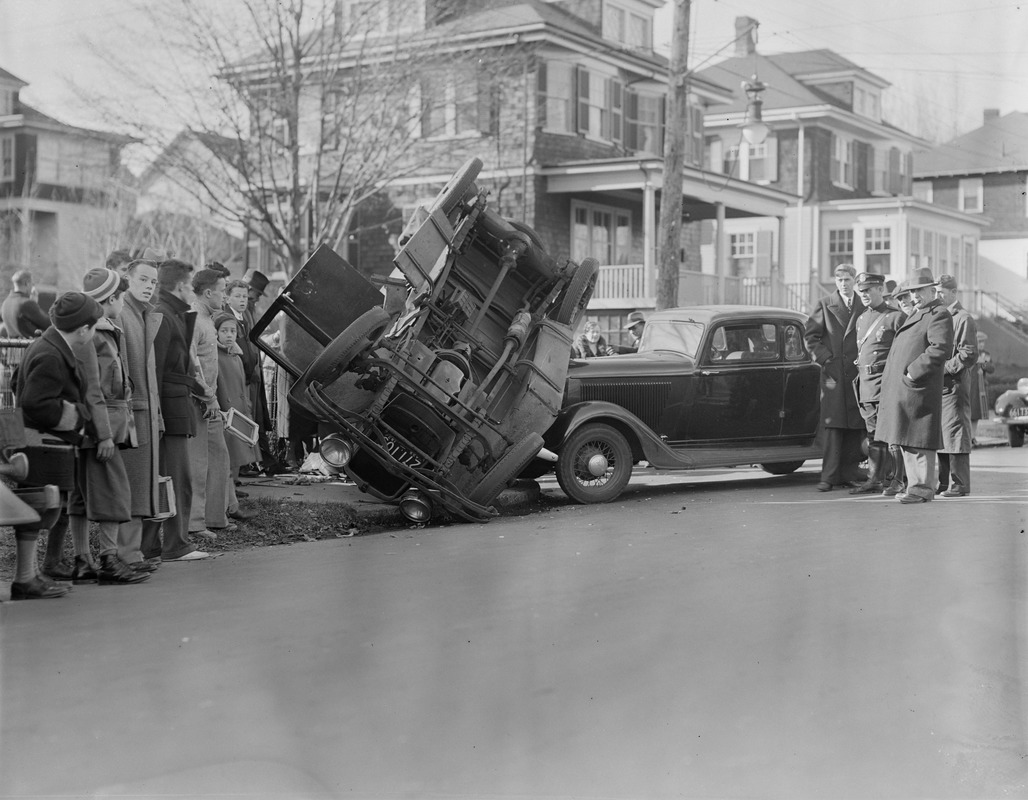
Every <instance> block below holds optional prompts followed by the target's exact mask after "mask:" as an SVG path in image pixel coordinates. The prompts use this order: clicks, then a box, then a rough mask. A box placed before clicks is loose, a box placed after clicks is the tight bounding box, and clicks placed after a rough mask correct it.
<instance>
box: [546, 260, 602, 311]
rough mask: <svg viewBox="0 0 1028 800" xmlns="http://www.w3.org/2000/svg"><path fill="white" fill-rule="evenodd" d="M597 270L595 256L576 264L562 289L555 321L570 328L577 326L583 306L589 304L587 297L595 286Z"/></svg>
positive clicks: (598, 266)
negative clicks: (565, 287)
mask: <svg viewBox="0 0 1028 800" xmlns="http://www.w3.org/2000/svg"><path fill="white" fill-rule="evenodd" d="M599 272H600V264H599V262H598V261H597V260H596V259H595V258H587V259H585V260H584V261H583V262H582V263H581V264H579V265H578V269H576V270H575V274H574V275H572V276H571V280H570V281H569V282H568V287H567V289H566V290H565V291H564V296H563V299H562V300H561V301H560V308H559V310H558V311H557V315H556V316H555V317H554V320H555V321H557V322H559V323H561V324H563V325H569V326H571V327H572V328H574V327H577V326H578V321H579V319H581V317H582V314H583V313H584V312H585V307H586V306H587V305H589V298H590V297H592V294H593V287H595V286H596V276H597V275H599Z"/></svg>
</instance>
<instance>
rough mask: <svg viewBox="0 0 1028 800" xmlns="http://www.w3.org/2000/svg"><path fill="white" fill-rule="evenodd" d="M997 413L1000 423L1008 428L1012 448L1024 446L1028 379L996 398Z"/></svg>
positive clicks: (1026, 425)
mask: <svg viewBox="0 0 1028 800" xmlns="http://www.w3.org/2000/svg"><path fill="white" fill-rule="evenodd" d="M996 413H997V414H998V415H999V419H998V421H999V422H1002V423H1003V424H1004V425H1006V426H1007V440H1008V441H1009V442H1010V446H1011V447H1022V446H1023V445H1024V433H1025V429H1026V428H1028V378H1021V379H1020V380H1019V381H1018V382H1017V388H1015V389H1007V391H1005V392H1003V394H1001V395H1000V396H999V397H997V398H996Z"/></svg>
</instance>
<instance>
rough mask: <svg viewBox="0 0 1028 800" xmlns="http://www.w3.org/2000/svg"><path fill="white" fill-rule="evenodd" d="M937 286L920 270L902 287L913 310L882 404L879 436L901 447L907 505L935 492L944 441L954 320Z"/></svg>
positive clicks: (893, 356)
mask: <svg viewBox="0 0 1028 800" xmlns="http://www.w3.org/2000/svg"><path fill="white" fill-rule="evenodd" d="M935 285H936V282H935V279H934V278H933V277H932V273H931V270H928V269H919V270H917V271H916V272H915V273H914V275H913V277H911V278H910V279H909V280H907V281H905V282H904V283H903V284H902V286H901V288H902V289H909V290H910V293H911V295H912V296H913V298H914V310H913V312H912V313H911V314H910V316H909V317H907V319H906V321H905V322H904V323H903V325H902V326H900V329H899V331H897V333H896V338H895V339H894V340H893V343H892V349H891V350H890V351H889V358H888V360H887V361H886V363H885V373H884V375H883V376H882V397H881V400H880V402H879V404H878V430H877V434H876V435H877V436H878V438H879V439H881V440H882V441H886V442H889V443H890V444H897V445H899V446H900V447H901V448H902V451H903V465H904V467H905V468H906V473H907V491H906V492H903V493H900V494H897V495H896V499H898V500H899V501H900V502H901V503H908V504H910V503H924V502H927V501H929V500H931V499H932V498H933V497H934V496H935V482H936V451H938V449H939V447H941V445H942V382H943V372H944V366H945V363H946V359H947V358H948V357H949V354H950V351H951V349H952V347H953V321H952V318H951V317H950V313H949V311H947V310H946V308H945V306H943V304H942V302H941V301H940V300H939V299H938V298H937V297H936V296H935Z"/></svg>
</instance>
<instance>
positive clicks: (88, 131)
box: [4, 100, 138, 145]
mask: <svg viewBox="0 0 1028 800" xmlns="http://www.w3.org/2000/svg"><path fill="white" fill-rule="evenodd" d="M4 127H5V128H7V129H11V128H22V127H25V128H37V129H39V130H50V131H57V132H58V133H67V134H76V135H79V136H85V137H87V138H89V139H101V140H103V141H105V142H111V143H113V144H121V145H125V144H131V143H132V142H135V141H138V140H137V139H135V138H134V137H132V136H126V135H125V134H122V133H111V132H110V131H98V130H95V129H93V128H80V127H78V126H77V125H68V124H66V123H64V122H61V121H60V120H59V119H56V118H55V117H51V116H50V115H49V114H44V113H43V112H42V111H40V110H39V109H37V108H33V107H32V106H30V105H29V104H28V103H26V102H25V101H24V100H19V101H18V104H17V107H16V108H15V113H14V114H12V115H10V116H8V117H5V118H4Z"/></svg>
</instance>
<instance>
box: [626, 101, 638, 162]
mask: <svg viewBox="0 0 1028 800" xmlns="http://www.w3.org/2000/svg"><path fill="white" fill-rule="evenodd" d="M625 111H626V113H625V148H626V149H627V150H628V151H630V152H635V151H636V150H638V149H639V123H638V122H637V120H638V119H639V95H637V94H636V93H635V92H633V91H632V90H631V89H626V90H625Z"/></svg>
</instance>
